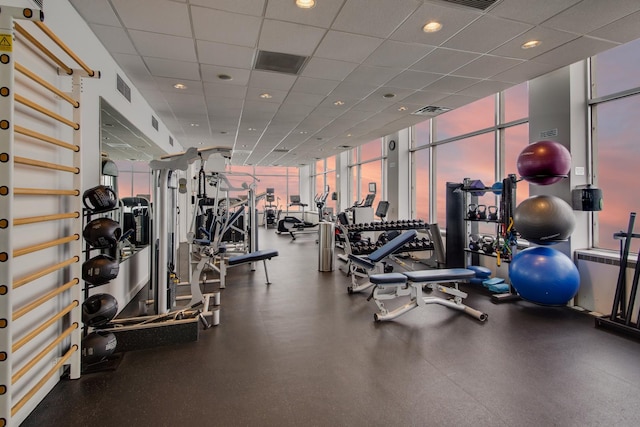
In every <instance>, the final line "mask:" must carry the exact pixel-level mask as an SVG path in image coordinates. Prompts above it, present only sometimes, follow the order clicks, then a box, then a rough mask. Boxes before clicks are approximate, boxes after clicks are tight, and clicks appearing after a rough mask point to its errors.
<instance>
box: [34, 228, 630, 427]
mask: <svg viewBox="0 0 640 427" xmlns="http://www.w3.org/2000/svg"><path fill="white" fill-rule="evenodd" d="M260 247H261V248H276V249H278V250H279V252H280V256H279V257H277V258H274V259H273V260H272V261H271V262H270V263H269V275H270V278H271V281H272V282H273V284H272V285H270V286H267V285H265V283H264V274H263V270H262V266H261V265H258V266H257V267H258V268H257V270H256V271H255V272H251V271H249V270H248V268H246V266H242V267H238V268H234V269H231V270H230V274H229V276H228V286H227V288H226V289H224V290H223V291H222V299H221V323H220V325H219V326H217V327H215V328H212V329H208V330H203V331H201V333H200V339H199V341H197V342H193V343H188V344H181V345H177V346H168V347H161V348H154V349H148V350H140V351H133V352H129V353H126V354H125V355H124V357H123V359H122V362H121V364H120V366H119V367H118V369H117V370H115V371H109V372H100V373H95V374H89V375H84V376H83V377H82V378H81V379H79V380H73V381H72V380H62V381H61V382H60V383H59V384H58V385H57V386H56V387H55V389H54V390H53V391H52V392H51V393H50V394H49V395H48V396H47V397H46V398H45V400H44V401H43V402H41V404H40V405H39V406H38V407H37V408H36V410H35V411H34V412H33V413H32V414H31V415H30V416H29V418H28V419H27V420H26V421H25V422H24V423H23V425H24V426H92V427H99V426H178V425H205V426H474V427H478V426H600V425H617V426H638V425H640V405H639V404H638V396H640V342H639V341H636V340H633V339H629V338H626V337H624V336H619V335H617V334H613V333H611V332H608V331H606V330H601V329H596V328H595V327H594V321H593V318H591V317H590V316H588V315H586V314H584V313H580V312H577V311H575V310H572V309H568V308H558V307H555V308H551V307H542V306H537V305H534V304H531V303H527V302H524V301H519V302H515V303H508V304H500V305H495V304H492V303H491V302H490V299H489V297H488V296H487V294H485V293H484V292H476V291H475V290H474V289H473V288H469V287H465V288H464V289H465V290H467V291H468V292H469V293H470V296H469V298H467V300H466V301H467V304H468V305H469V306H471V307H474V308H477V309H479V310H482V311H485V312H487V313H488V314H489V320H488V321H487V322H486V323H480V322H478V321H477V320H474V319H473V318H471V317H469V316H467V315H465V314H463V313H461V312H458V311H454V310H451V309H448V308H446V307H442V306H435V305H432V306H429V307H428V308H427V309H415V310H413V311H412V312H410V313H408V314H406V315H404V316H402V317H400V318H398V319H397V320H395V321H392V322H386V323H374V322H373V313H374V312H375V310H376V307H375V304H374V303H373V302H372V301H367V300H366V297H367V295H363V294H356V295H348V294H347V292H346V286H347V282H348V278H347V277H346V276H345V275H344V274H343V273H342V272H340V271H339V270H338V269H337V268H336V269H335V271H333V272H329V273H320V272H318V271H317V267H318V255H317V245H316V243H315V236H314V235H307V236H299V237H298V239H297V240H296V241H291V239H290V237H288V236H284V235H283V236H278V235H276V234H275V232H274V231H273V230H268V231H267V230H264V229H262V230H261V235H260Z"/></svg>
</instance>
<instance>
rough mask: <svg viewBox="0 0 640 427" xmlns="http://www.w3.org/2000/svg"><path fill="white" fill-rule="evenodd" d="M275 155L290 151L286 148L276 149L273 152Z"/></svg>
mask: <svg viewBox="0 0 640 427" xmlns="http://www.w3.org/2000/svg"><path fill="white" fill-rule="evenodd" d="M273 152H274V153H288V152H289V150H288V149H286V148H276V149H275V150H273Z"/></svg>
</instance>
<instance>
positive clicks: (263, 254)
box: [227, 249, 278, 265]
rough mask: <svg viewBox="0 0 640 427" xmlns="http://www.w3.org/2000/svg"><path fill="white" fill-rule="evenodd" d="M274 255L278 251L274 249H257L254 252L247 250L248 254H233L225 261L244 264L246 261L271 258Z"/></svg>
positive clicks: (230, 263) (232, 263) (276, 254)
mask: <svg viewBox="0 0 640 427" xmlns="http://www.w3.org/2000/svg"><path fill="white" fill-rule="evenodd" d="M275 256H278V251H277V250H275V249H262V250H259V251H255V252H249V253H248V254H244V255H238V256H234V257H231V258H229V261H227V264H228V265H239V264H245V263H248V262H256V261H262V260H265V259H271V258H273V257H275Z"/></svg>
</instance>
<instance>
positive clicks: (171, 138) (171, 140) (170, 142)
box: [169, 136, 173, 147]
mask: <svg viewBox="0 0 640 427" xmlns="http://www.w3.org/2000/svg"><path fill="white" fill-rule="evenodd" d="M169 145H170V146H172V147H173V137H172V136H170V137H169Z"/></svg>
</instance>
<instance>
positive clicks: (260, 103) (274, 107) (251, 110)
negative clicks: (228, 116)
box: [242, 89, 280, 117]
mask: <svg viewBox="0 0 640 427" xmlns="http://www.w3.org/2000/svg"><path fill="white" fill-rule="evenodd" d="M247 92H251V89H249V90H248V91H247ZM251 95H252V94H249V93H247V100H245V102H244V106H243V111H242V115H243V116H244V115H245V114H247V115H249V117H250V116H251V114H255V113H258V112H260V113H269V114H271V116H270V117H272V116H273V115H274V114H275V113H276V111H278V108H279V107H280V103H279V102H268V101H267V100H265V99H258V100H254V99H253V97H252V96H251Z"/></svg>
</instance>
